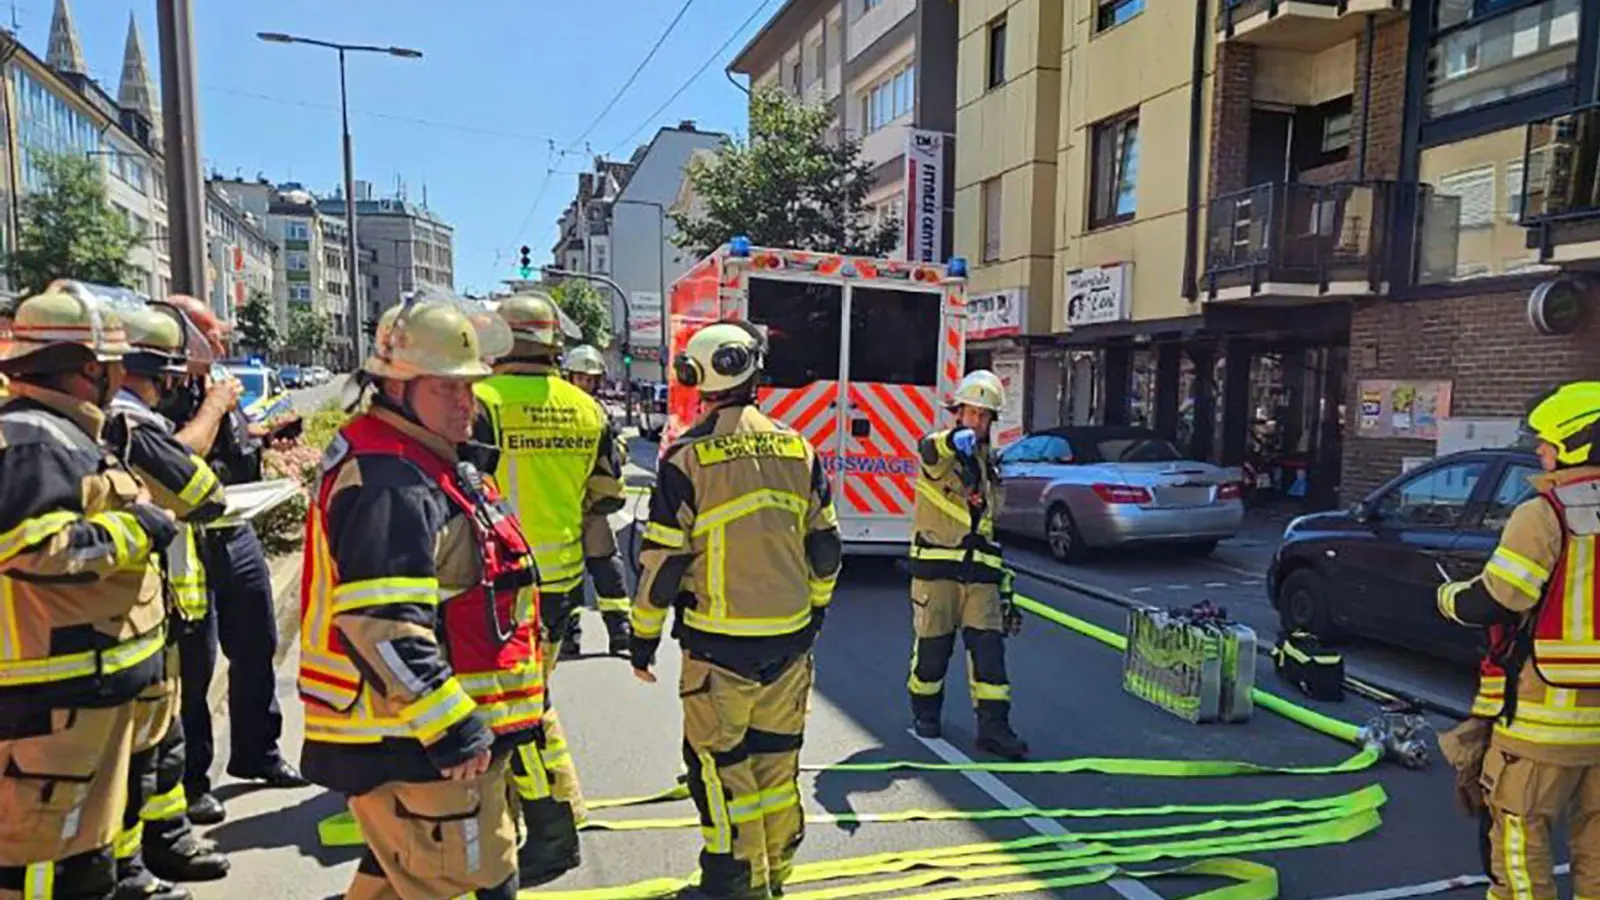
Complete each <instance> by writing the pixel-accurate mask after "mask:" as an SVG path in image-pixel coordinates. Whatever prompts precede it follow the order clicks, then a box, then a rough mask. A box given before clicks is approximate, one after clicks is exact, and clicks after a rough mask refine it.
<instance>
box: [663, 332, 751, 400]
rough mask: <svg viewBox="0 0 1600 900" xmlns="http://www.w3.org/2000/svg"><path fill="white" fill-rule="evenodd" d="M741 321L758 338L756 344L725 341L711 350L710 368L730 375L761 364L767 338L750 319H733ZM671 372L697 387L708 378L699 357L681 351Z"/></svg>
mask: <svg viewBox="0 0 1600 900" xmlns="http://www.w3.org/2000/svg"><path fill="white" fill-rule="evenodd" d="M728 324H731V325H738V326H739V327H740V328H741V329H743V330H744V331H745V332H746V333H748V334H749V335H750V336H751V337H753V338H755V340H756V346H754V347H747V346H745V345H743V344H723V345H722V346H721V347H718V348H717V349H716V350H714V351H712V353H711V368H712V370H713V371H714V372H716V373H717V374H718V375H721V376H723V377H728V378H731V377H733V376H735V375H741V374H744V373H745V372H749V371H752V370H754V369H755V368H756V367H758V366H759V365H760V364H761V357H762V355H763V354H764V353H765V351H766V341H765V340H763V339H762V336H761V332H760V331H759V330H758V329H757V328H756V327H755V326H754V325H751V324H750V323H749V322H743V321H741V322H730V323H728ZM672 373H673V375H675V376H676V377H677V379H678V383H679V384H681V385H683V386H685V387H698V386H699V385H700V384H701V383H702V382H704V381H705V376H706V373H705V369H704V367H703V366H702V365H701V364H700V360H698V359H695V358H694V357H692V356H690V355H689V354H688V353H686V352H685V353H679V354H678V355H677V356H676V357H675V358H674V359H673V361H672Z"/></svg>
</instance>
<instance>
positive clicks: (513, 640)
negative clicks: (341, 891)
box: [299, 296, 544, 900]
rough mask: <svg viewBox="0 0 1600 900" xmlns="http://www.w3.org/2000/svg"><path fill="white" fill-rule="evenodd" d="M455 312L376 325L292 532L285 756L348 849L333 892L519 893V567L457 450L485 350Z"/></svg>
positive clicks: (530, 696) (484, 487) (487, 497)
mask: <svg viewBox="0 0 1600 900" xmlns="http://www.w3.org/2000/svg"><path fill="white" fill-rule="evenodd" d="M465 305H466V301H460V300H458V299H456V298H436V297H423V298H420V299H419V298H417V297H414V296H411V297H408V298H407V299H406V301H405V302H403V303H402V304H401V305H399V306H396V307H393V308H391V309H390V310H388V311H387V312H385V313H384V315H383V317H382V318H381V319H380V320H379V322H378V327H377V331H376V334H375V338H374V341H373V351H372V355H371V356H370V357H368V359H367V360H366V362H365V363H364V365H363V368H364V379H365V380H366V381H368V382H369V383H370V384H372V385H373V386H374V388H375V389H374V390H373V392H372V396H371V403H370V406H369V407H368V408H367V410H366V411H365V412H363V413H361V414H360V415H357V416H356V417H355V418H354V419H352V420H351V421H350V422H349V423H347V424H346V425H345V426H344V427H343V428H341V429H340V431H339V434H338V436H337V437H335V439H334V440H333V442H332V443H331V444H330V445H329V447H328V450H327V453H326V455H325V456H324V459H323V473H322V477H321V479H320V482H319V484H318V486H317V488H316V490H315V494H314V503H313V505H312V509H311V513H310V517H309V520H308V522H307V525H306V552H305V568H306V575H305V576H304V578H303V580H302V582H301V583H302V586H303V587H302V596H301V629H300V631H301V638H300V678H299V689H300V696H301V699H302V700H303V701H304V703H305V707H306V715H305V721H306V726H305V747H304V750H303V752H302V757H301V762H302V768H303V770H304V772H305V775H306V777H307V778H309V779H310V780H311V781H313V782H315V783H317V784H320V785H322V786H324V787H327V788H329V789H331V790H334V791H337V792H339V793H341V794H344V795H345V796H346V797H347V798H348V802H349V806H350V811H351V813H352V814H353V816H354V818H355V820H356V823H357V824H358V825H359V827H360V832H361V835H362V837H363V839H364V840H365V841H366V844H367V852H366V854H365V855H364V856H363V857H362V859H361V862H360V864H359V865H358V867H357V869H356V874H355V878H354V880H353V881H352V883H351V885H350V887H349V889H348V890H347V892H346V893H345V895H344V896H345V897H346V898H347V900H375V898H385V900H387V898H400V900H432V898H441V897H458V896H472V897H477V898H480V900H486V898H493V900H510V898H512V897H514V896H515V895H516V891H517V888H518V874H517V837H518V830H519V829H518V827H517V816H516V791H515V789H514V788H513V786H512V784H511V780H510V772H509V766H508V761H509V758H510V757H512V756H514V755H515V754H516V753H517V751H518V749H519V748H520V747H522V746H523V745H525V744H529V743H531V742H535V741H537V739H538V732H539V721H540V717H541V715H542V713H543V710H544V671H543V667H542V666H541V665H540V663H539V656H538V645H537V642H536V641H535V639H534V637H533V635H534V631H535V629H536V628H537V626H538V623H537V606H536V601H535V599H534V597H533V596H532V592H533V590H534V574H533V566H532V556H531V554H530V553H529V550H528V545H527V541H526V539H525V538H524V537H523V535H522V533H521V530H520V528H518V526H517V523H516V519H515V518H514V517H513V516H512V515H511V514H510V512H509V510H508V508H507V507H506V506H505V504H504V503H502V502H501V501H500V500H499V498H498V495H497V493H496V491H495V488H494V485H493V483H492V482H491V481H490V480H489V479H487V478H486V477H485V476H484V474H483V472H482V471H481V470H480V469H479V467H478V462H479V460H480V459H481V457H482V455H483V454H482V453H481V451H486V450H487V449H488V448H481V447H477V446H475V445H473V444H471V443H469V441H468V439H469V438H470V437H471V433H472V421H473V416H474V414H475V412H476V404H475V403H474V401H473V395H472V383H473V382H475V381H477V380H479V379H481V378H485V377H487V376H488V375H489V372H490V369H489V367H488V366H487V365H485V364H484V363H483V362H482V359H481V356H493V355H495V354H494V353H493V352H490V345H491V344H492V341H491V340H490V339H489V335H487V334H486V335H485V336H484V337H482V338H480V335H479V334H478V332H477V330H476V329H475V328H474V322H473V320H470V319H469V318H468V316H467V315H466V314H465V313H464V312H463V307H464V306H465ZM483 319H484V320H486V321H489V322H493V323H498V322H499V320H498V319H496V318H495V317H493V316H484V317H483ZM507 338H508V339H507V340H506V341H504V345H505V346H509V343H510V342H509V336H507ZM480 348H483V349H482V350H480Z"/></svg>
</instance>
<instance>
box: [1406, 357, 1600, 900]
mask: <svg viewBox="0 0 1600 900" xmlns="http://www.w3.org/2000/svg"><path fill="white" fill-rule="evenodd" d="M1526 429H1527V432H1528V437H1530V438H1532V439H1533V440H1534V441H1535V442H1536V447H1537V451H1538V454H1539V461H1540V464H1541V465H1542V467H1543V468H1544V470H1545V471H1544V472H1543V473H1542V474H1540V475H1536V476H1534V477H1533V479H1531V483H1532V486H1533V488H1534V490H1535V491H1536V492H1537V493H1536V494H1535V496H1533V497H1531V498H1529V499H1528V500H1526V501H1524V502H1522V503H1521V504H1520V505H1518V506H1517V507H1516V509H1515V510H1513V511H1512V513H1511V517H1510V518H1509V519H1508V520H1507V522H1506V525H1505V528H1504V530H1503V531H1502V532H1501V534H1500V543H1499V545H1498V546H1496V547H1495V550H1494V553H1493V554H1492V555H1491V556H1490V558H1489V562H1488V563H1487V564H1486V565H1485V566H1484V568H1483V571H1482V572H1481V573H1479V574H1478V575H1476V576H1474V577H1473V578H1471V579H1468V580H1465V581H1451V582H1447V583H1446V584H1444V585H1442V586H1441V587H1440V588H1439V592H1438V605H1439V612H1440V614H1441V615H1443V616H1444V617H1445V618H1446V619H1449V620H1450V621H1452V622H1456V623H1458V624H1461V625H1468V626H1475V627H1484V628H1486V629H1487V631H1488V635H1489V642H1488V643H1489V653H1488V656H1487V658H1486V659H1485V661H1484V665H1483V667H1482V669H1481V674H1480V684H1479V691H1478V698H1477V700H1476V702H1475V703H1474V704H1473V713H1474V715H1475V716H1478V717H1481V719H1480V720H1479V722H1481V721H1482V720H1491V721H1492V723H1493V724H1492V733H1491V734H1490V735H1489V737H1488V740H1487V746H1486V747H1483V748H1480V752H1479V753H1477V754H1474V755H1475V756H1476V759H1477V765H1478V767H1479V771H1478V773H1477V787H1478V791H1477V792H1473V796H1472V798H1471V799H1472V800H1473V801H1474V802H1478V803H1481V805H1482V808H1483V811H1484V814H1485V815H1486V817H1487V818H1488V820H1489V848H1488V854H1487V855H1488V859H1487V860H1486V863H1487V867H1488V871H1489V876H1490V879H1491V882H1492V883H1491V885H1490V888H1489V897H1490V898H1492V900H1522V898H1530V900H1531V898H1540V900H1542V898H1546V897H1555V896H1556V890H1557V889H1556V880H1555V870H1554V865H1555V861H1554V858H1553V857H1554V850H1555V848H1554V847H1553V846H1552V842H1553V840H1554V833H1555V824H1556V820H1557V819H1558V818H1561V817H1562V816H1563V814H1564V813H1566V814H1568V823H1569V824H1568V836H1567V841H1568V846H1569V849H1570V850H1571V852H1570V853H1569V854H1568V856H1569V858H1570V859H1571V860H1572V883H1573V892H1574V894H1575V895H1576V896H1578V897H1596V896H1600V859H1597V857H1595V856H1594V854H1593V852H1592V850H1593V848H1594V847H1595V846H1596V845H1597V844H1600V665H1597V661H1600V632H1597V631H1596V629H1595V625H1594V623H1595V622H1596V620H1597V619H1600V615H1597V613H1600V569H1597V568H1596V567H1595V566H1594V565H1593V564H1592V563H1593V560H1594V558H1595V551H1596V549H1597V548H1596V543H1597V541H1600V382H1596V381H1583V382H1576V383H1572V384H1567V385H1564V386H1562V387H1560V388H1558V389H1557V390H1555V391H1553V392H1551V393H1549V394H1547V395H1546V396H1544V397H1543V398H1541V399H1540V400H1538V401H1537V402H1535V403H1534V404H1533V406H1532V408H1531V409H1530V411H1529V413H1528V418H1527V423H1526ZM1468 724H1469V725H1472V724H1474V723H1473V722H1469V723H1468ZM1465 727H1466V726H1463V728H1465ZM1479 728H1480V730H1484V729H1482V726H1481V724H1480V725H1479ZM1460 730H1461V729H1458V732H1459V731H1460ZM1455 737H1456V733H1452V735H1450V736H1447V740H1446V742H1445V743H1446V749H1447V755H1450V758H1451V761H1452V762H1453V763H1457V765H1458V766H1459V765H1460V762H1459V761H1458V758H1457V756H1455V755H1453V754H1449V752H1448V751H1449V749H1450V747H1449V745H1450V743H1452V742H1453V740H1452V739H1454V738H1455ZM1470 775H1471V773H1470V771H1469V772H1468V773H1466V777H1470Z"/></svg>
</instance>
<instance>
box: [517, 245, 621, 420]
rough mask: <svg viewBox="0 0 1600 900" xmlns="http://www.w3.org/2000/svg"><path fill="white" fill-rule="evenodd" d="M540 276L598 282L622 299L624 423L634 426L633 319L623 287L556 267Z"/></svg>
mask: <svg viewBox="0 0 1600 900" xmlns="http://www.w3.org/2000/svg"><path fill="white" fill-rule="evenodd" d="M539 274H540V275H542V276H544V277H546V278H548V277H550V276H551V275H555V276H557V277H559V278H579V279H582V280H584V281H596V282H599V283H600V284H603V285H605V286H606V287H608V288H611V289H612V290H613V291H616V292H617V296H618V297H621V298H622V382H623V384H626V385H627V386H628V389H627V390H626V391H625V392H624V393H623V396H624V397H626V398H627V399H626V400H625V401H624V404H625V405H624V406H623V410H624V412H623V415H624V418H623V421H624V422H625V423H626V424H628V425H632V424H633V343H632V337H631V335H632V333H633V332H632V328H631V327H630V326H631V325H632V324H633V319H632V316H631V314H630V313H629V312H628V295H627V294H625V293H623V292H622V285H620V284H617V283H616V282H615V281H612V280H611V279H610V278H608V277H607V276H605V275H595V274H593V273H591V272H574V271H572V270H571V269H558V268H556V267H555V266H544V267H543V268H541V269H540V270H539Z"/></svg>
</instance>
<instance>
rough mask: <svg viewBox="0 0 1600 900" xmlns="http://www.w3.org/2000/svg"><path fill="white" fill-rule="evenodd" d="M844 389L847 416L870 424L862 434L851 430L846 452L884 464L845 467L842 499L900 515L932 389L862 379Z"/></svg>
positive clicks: (860, 508) (908, 501) (930, 411)
mask: <svg viewBox="0 0 1600 900" xmlns="http://www.w3.org/2000/svg"><path fill="white" fill-rule="evenodd" d="M849 393H850V407H849V411H850V418H852V419H857V418H864V419H866V420H867V421H868V422H869V423H870V425H871V427H870V429H869V430H868V433H867V435H866V436H865V437H857V436H856V435H855V434H854V433H853V432H852V433H851V435H850V438H849V450H848V453H849V454H850V455H851V456H855V457H860V458H862V459H864V460H870V459H874V458H877V459H882V460H883V461H884V465H883V466H882V469H881V470H880V471H873V466H872V465H871V464H870V463H867V465H866V468H865V470H864V471H854V472H852V471H850V470H849V469H848V468H847V469H846V470H845V474H844V479H843V487H842V493H843V494H844V498H845V502H846V504H847V505H848V506H849V508H850V509H851V510H852V511H854V512H857V513H860V514H863V515H890V516H902V515H906V514H908V513H909V512H910V511H911V507H912V504H913V502H914V501H913V497H914V493H913V491H914V488H915V478H916V475H915V466H916V457H917V442H918V441H919V440H921V439H922V436H923V435H924V434H927V433H928V432H929V431H931V430H932V429H933V420H934V398H933V393H934V389H933V388H928V387H919V386H916V385H900V384H894V385H889V384H876V383H863V384H852V385H850V389H849Z"/></svg>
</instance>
